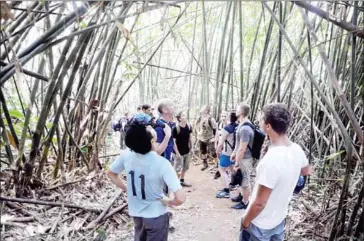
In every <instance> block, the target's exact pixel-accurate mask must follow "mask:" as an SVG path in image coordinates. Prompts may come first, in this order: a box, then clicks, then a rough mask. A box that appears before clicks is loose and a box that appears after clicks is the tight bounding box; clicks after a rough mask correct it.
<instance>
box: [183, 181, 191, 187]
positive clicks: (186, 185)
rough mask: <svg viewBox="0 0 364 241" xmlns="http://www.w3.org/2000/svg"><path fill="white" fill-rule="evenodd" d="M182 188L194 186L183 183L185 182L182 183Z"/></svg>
mask: <svg viewBox="0 0 364 241" xmlns="http://www.w3.org/2000/svg"><path fill="white" fill-rule="evenodd" d="M181 186H182V187H192V185H191V184H188V183H185V182H184V181H183V182H181Z"/></svg>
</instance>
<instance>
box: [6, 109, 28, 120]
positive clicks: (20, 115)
mask: <svg viewBox="0 0 364 241" xmlns="http://www.w3.org/2000/svg"><path fill="white" fill-rule="evenodd" d="M9 114H10V116H11V117H13V118H17V119H22V118H23V117H24V115H23V113H21V112H20V111H18V110H16V109H12V110H9Z"/></svg>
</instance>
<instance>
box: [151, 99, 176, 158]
mask: <svg viewBox="0 0 364 241" xmlns="http://www.w3.org/2000/svg"><path fill="white" fill-rule="evenodd" d="M157 109H158V111H159V113H160V118H159V119H158V120H156V127H155V128H154V129H155V131H156V132H157V153H158V154H159V155H162V156H164V157H165V158H166V159H167V160H168V161H169V162H171V161H172V153H173V150H174V141H173V137H172V131H171V130H172V128H173V116H174V105H173V103H172V101H171V100H169V99H162V100H160V101H159V104H158V108H157Z"/></svg>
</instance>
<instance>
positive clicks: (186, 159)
mask: <svg viewBox="0 0 364 241" xmlns="http://www.w3.org/2000/svg"><path fill="white" fill-rule="evenodd" d="M190 158H191V155H190V154H186V155H183V156H182V171H181V185H182V186H183V187H192V185H191V184H188V183H186V182H185V174H186V172H187V170H188V169H189V168H190Z"/></svg>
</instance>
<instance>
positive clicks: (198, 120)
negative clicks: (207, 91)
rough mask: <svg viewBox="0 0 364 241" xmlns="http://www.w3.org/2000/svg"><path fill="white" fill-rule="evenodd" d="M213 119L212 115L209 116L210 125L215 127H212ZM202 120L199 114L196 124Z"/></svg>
mask: <svg viewBox="0 0 364 241" xmlns="http://www.w3.org/2000/svg"><path fill="white" fill-rule="evenodd" d="M211 120H212V117H211V116H210V117H209V126H210V127H211V129H214V128H213V127H212V122H211ZM200 122H201V116H199V117H198V118H197V121H196V124H200Z"/></svg>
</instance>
